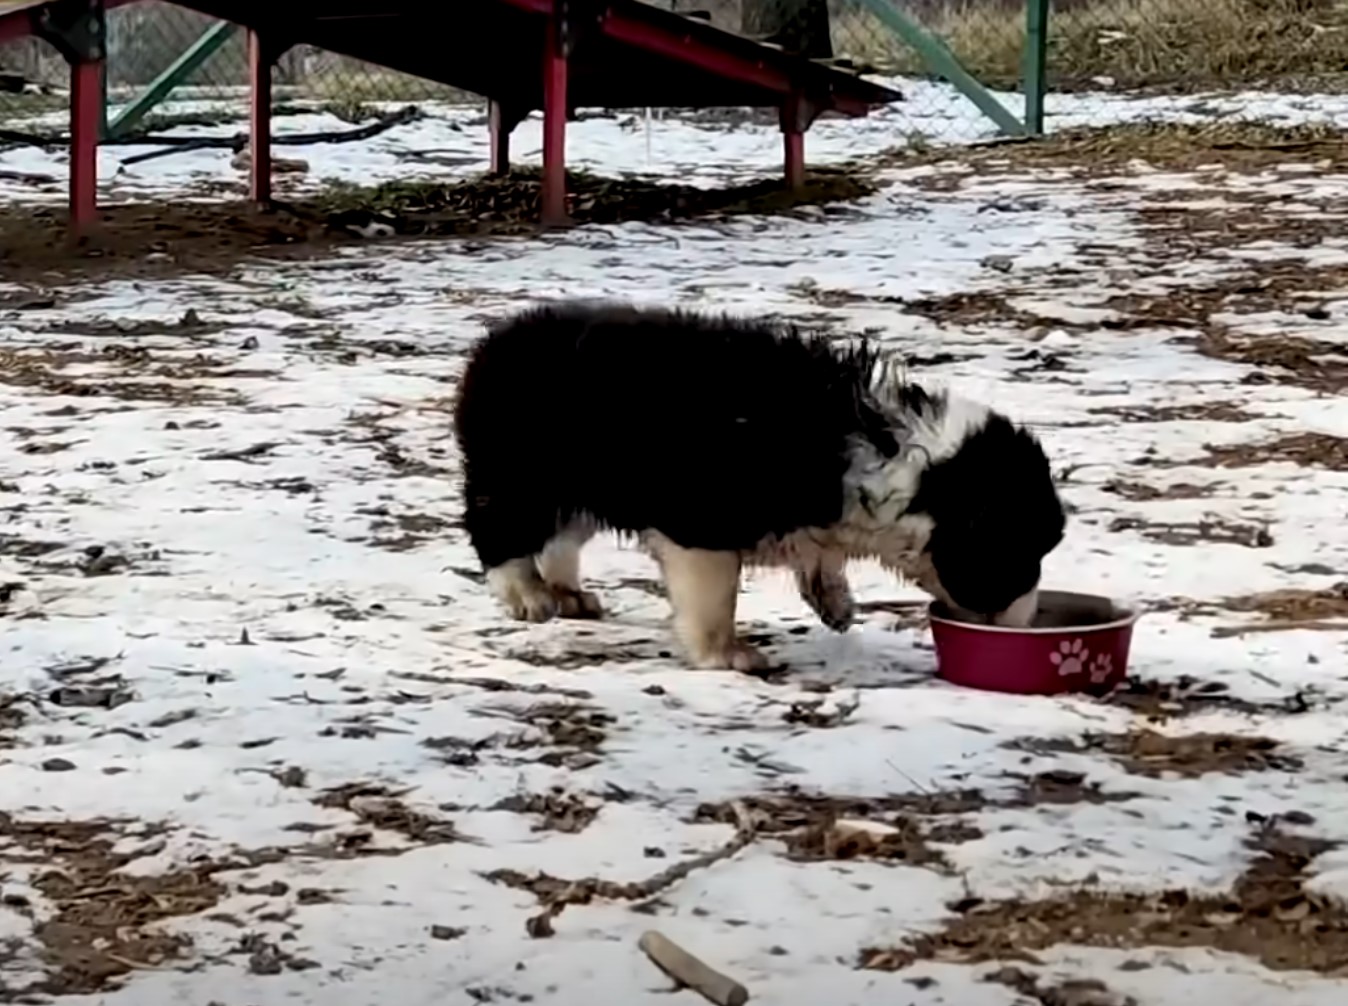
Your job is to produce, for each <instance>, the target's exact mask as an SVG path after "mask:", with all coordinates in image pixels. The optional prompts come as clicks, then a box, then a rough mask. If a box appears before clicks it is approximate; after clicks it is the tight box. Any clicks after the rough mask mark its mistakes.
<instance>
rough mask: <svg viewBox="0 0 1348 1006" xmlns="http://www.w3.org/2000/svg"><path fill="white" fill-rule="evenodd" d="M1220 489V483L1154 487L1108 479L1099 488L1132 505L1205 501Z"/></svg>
mask: <svg viewBox="0 0 1348 1006" xmlns="http://www.w3.org/2000/svg"><path fill="white" fill-rule="evenodd" d="M1221 487H1222V483H1220V482H1210V483H1208V484H1207V485H1203V486H1200V485H1195V484H1193V483H1191V482H1175V483H1172V484H1171V485H1168V486H1154V485H1151V484H1149V483H1147V482H1134V481H1131V480H1129V479H1110V480H1109V481H1108V482H1106V483H1105V484H1104V485H1102V486H1101V487H1100V491H1101V492H1106V493H1109V494H1110V495H1111V496H1118V497H1120V498H1121V499H1126V500H1128V501H1130V502H1132V503H1154V502H1156V501H1157V500H1197V499H1207V498H1209V497H1211V496H1214V495H1215V494H1216V493H1217V491H1218V490H1219V489H1221Z"/></svg>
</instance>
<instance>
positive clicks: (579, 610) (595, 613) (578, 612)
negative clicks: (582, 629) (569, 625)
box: [552, 587, 604, 619]
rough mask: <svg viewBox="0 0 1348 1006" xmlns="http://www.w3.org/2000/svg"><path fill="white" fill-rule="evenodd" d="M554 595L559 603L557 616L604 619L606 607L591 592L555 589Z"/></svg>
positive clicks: (562, 588) (564, 588) (553, 589)
mask: <svg viewBox="0 0 1348 1006" xmlns="http://www.w3.org/2000/svg"><path fill="white" fill-rule="evenodd" d="M552 595H553V597H554V599H555V600H556V603H557V614H558V615H560V616H561V617H562V618H588V619H594V618H603V617H604V606H603V604H601V603H600V601H599V598H598V596H597V595H596V594H594V593H593V592H591V591H588V590H571V589H570V588H568V587H553V588H552Z"/></svg>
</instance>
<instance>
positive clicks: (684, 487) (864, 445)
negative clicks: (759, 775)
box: [454, 304, 1064, 671]
mask: <svg viewBox="0 0 1348 1006" xmlns="http://www.w3.org/2000/svg"><path fill="white" fill-rule="evenodd" d="M454 419H455V431H456V436H457V438H458V443H459V448H460V454H461V458H462V463H463V473H464V481H465V486H464V499H465V506H466V514H465V526H466V528H467V531H468V534H469V537H470V538H471V540H472V544H473V547H474V549H475V550H476V551H477V554H478V557H479V558H480V559H481V561H482V565H483V567H484V568H485V570H486V575H487V583H488V585H489V586H490V588H491V590H492V592H493V593H494V594H495V595H496V597H497V598H499V600H500V601H501V602H502V604H503V605H504V606H505V608H506V610H507V611H509V612H510V614H511V615H513V616H514V617H516V618H521V619H528V620H530V621H545V620H547V619H549V618H552V617H554V616H561V617H563V618H596V617H599V616H600V615H601V608H600V604H599V601H598V599H597V598H596V597H595V595H594V594H592V593H590V592H588V591H586V590H583V589H582V586H581V577H580V550H581V548H582V546H583V545H584V544H585V542H586V541H587V540H588V539H589V538H590V537H591V536H592V535H593V534H594V533H595V532H597V531H600V530H611V531H616V532H619V533H629V534H635V535H637V536H638V537H639V539H640V540H641V542H642V544H643V545H644V547H645V548H646V549H647V550H648V551H649V552H651V553H652V554H653V555H654V557H655V558H656V560H657V561H658V562H659V564H660V566H661V568H662V571H663V574H664V580H665V586H666V589H667V591H668V595H669V600H670V603H671V605H672V607H673V610H674V629H675V633H676V635H677V636H678V638H679V641H680V642H681V643H682V645H683V647H684V648H685V650H686V651H687V655H688V658H689V660H690V662H691V663H692V664H693V665H694V666H696V667H699V668H733V669H736V670H746V671H748V670H757V669H761V668H762V667H764V666H765V665H766V661H765V660H764V658H763V656H762V654H760V653H759V652H758V651H757V650H755V649H753V648H752V647H751V646H750V645H749V644H748V643H746V642H744V641H743V640H741V639H740V638H739V637H738V636H737V635H736V632H735V600H736V595H737V593H738V588H739V574H740V570H741V569H742V568H743V567H744V566H746V565H756V566H785V567H788V568H790V569H791V570H793V571H794V573H795V578H796V582H797V586H798V588H799V591H800V595H801V597H802V598H803V599H804V600H805V601H806V603H807V604H809V606H810V607H811V608H812V609H813V610H814V611H815V612H816V613H817V614H818V615H819V617H820V619H821V620H822V621H823V622H824V623H825V624H826V625H828V626H829V627H830V628H833V629H835V630H837V631H839V632H841V631H845V630H846V629H847V627H848V626H849V625H850V624H851V622H852V617H853V602H852V596H851V592H850V590H849V588H848V584H847V580H846V577H845V575H844V565H845V563H846V562H847V561H848V560H849V559H860V558H873V559H876V560H878V561H879V562H880V563H882V564H883V565H884V566H886V567H888V568H889V569H891V570H892V571H894V572H896V573H898V574H900V575H902V576H904V577H906V578H908V579H909V580H911V581H914V582H916V583H917V584H918V585H919V586H920V587H922V588H923V589H924V590H926V591H927V592H928V593H930V594H932V595H933V596H934V597H937V598H939V599H941V600H943V601H945V602H946V603H947V604H950V605H953V606H955V607H956V608H959V609H963V610H965V611H966V612H972V613H975V614H977V615H980V616H983V617H984V618H986V619H989V620H991V621H994V622H996V623H998V624H1007V625H1024V624H1028V623H1029V621H1030V620H1031V619H1032V618H1033V616H1034V613H1035V610H1036V590H1037V587H1038V582H1039V568H1040V561H1041V559H1042V558H1043V556H1044V555H1046V554H1047V553H1048V552H1050V551H1051V550H1052V549H1053V548H1055V547H1056V546H1057V544H1058V543H1059V541H1060V540H1061V539H1062V535H1063V528H1064V514H1063V508H1062V504H1061V502H1060V501H1059V498H1058V494H1057V491H1056V489H1055V488H1054V484H1053V479H1052V474H1051V472H1050V469H1049V463H1048V459H1047V458H1046V457H1045V456H1044V451H1043V449H1042V448H1041V447H1040V445H1039V442H1038V441H1037V440H1036V439H1035V438H1034V437H1033V436H1032V435H1031V434H1030V433H1028V432H1027V431H1025V430H1024V429H1022V428H1019V427H1017V426H1015V425H1013V424H1012V423H1011V422H1010V421H1009V420H1008V419H1007V418H1005V417H1004V416H1002V415H999V414H997V413H995V412H992V411H990V410H988V409H987V408H984V407H983V406H981V405H977V404H975V403H972V402H968V401H964V400H961V399H958V398H955V397H952V396H948V395H945V394H938V393H929V392H927V391H924V390H923V389H922V388H920V387H918V386H916V385H913V384H910V383H907V382H906V381H905V380H904V379H903V378H902V374H901V367H900V366H899V365H898V363H897V362H896V360H895V359H894V358H892V357H888V356H885V355H882V354H881V353H879V352H878V351H876V350H875V349H874V348H871V347H868V346H865V345H843V344H839V343H835V342H830V341H828V340H826V339H824V338H821V337H818V336H807V335H802V334H800V333H799V332H797V331H795V330H793V329H791V328H788V327H779V326H774V325H769V324H764V323H753V322H745V321H740V320H734V319H730V318H720V317H709V316H701V315H696V314H691V313H686V312H679V311H665V310H648V309H637V308H631V307H621V306H616V307H615V306H593V305H579V304H573V305H563V306H552V307H542V308H537V309H533V310H529V311H526V312H524V313H522V314H519V315H517V316H515V317H513V318H511V319H509V320H506V321H504V322H502V323H500V324H498V325H496V326H494V327H492V328H491V329H490V331H489V332H488V333H487V335H486V336H485V337H484V338H483V339H482V340H481V341H479V342H478V343H477V344H476V346H475V347H474V348H473V350H472V352H471V354H470V357H469V360H468V364H467V367H466V369H465V370H464V373H463V377H462V380H461V383H460V386H459V392H458V399H457V401H456V403H455V412H454Z"/></svg>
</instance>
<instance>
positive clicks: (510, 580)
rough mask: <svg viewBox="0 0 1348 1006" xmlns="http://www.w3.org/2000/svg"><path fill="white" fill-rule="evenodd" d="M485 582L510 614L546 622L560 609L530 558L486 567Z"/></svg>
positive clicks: (526, 620) (554, 596) (528, 620)
mask: <svg viewBox="0 0 1348 1006" xmlns="http://www.w3.org/2000/svg"><path fill="white" fill-rule="evenodd" d="M487 585H488V587H489V588H490V589H491V592H492V594H494V595H495V597H496V599H497V600H498V601H499V602H500V603H501V607H503V608H504V609H505V610H506V612H507V613H508V614H509V615H510V617H511V618H517V619H519V620H520V621H523V622H546V621H548V620H549V619H551V618H555V617H556V616H557V614H558V612H559V611H560V610H561V605H560V603H559V602H558V599H557V595H556V594H555V592H554V591H552V590H551V589H549V587H548V585H547V584H546V583H544V582H543V581H542V580H541V579H539V578H538V576H537V574H536V573H535V572H534V569H533V565H532V562H530V563H529V564H528V565H526V564H525V563H523V562H520V561H512V562H510V563H506V564H504V565H501V566H497V567H496V568H495V569H491V570H488V571H487Z"/></svg>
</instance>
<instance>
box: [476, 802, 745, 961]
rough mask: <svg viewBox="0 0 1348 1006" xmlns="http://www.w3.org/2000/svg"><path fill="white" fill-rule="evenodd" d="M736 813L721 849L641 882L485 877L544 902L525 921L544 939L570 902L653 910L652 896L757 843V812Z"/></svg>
mask: <svg viewBox="0 0 1348 1006" xmlns="http://www.w3.org/2000/svg"><path fill="white" fill-rule="evenodd" d="M733 816H734V826H735V834H734V835H733V836H732V837H731V838H729V839H727V840H726V842H725V843H724V844H722V845H721V846H720V847H719V848H716V849H713V850H711V851H710V852H704V853H701V854H700V855H697V856H693V857H691V858H689V859H685V860H682V861H680V862H677V863H674V864H672V865H671V866H668V867H666V868H665V869H663V870H661V871H659V872H658V873H655V874H652V875H651V876H650V877H647V878H646V879H645V880H641V881H635V882H629V883H617V882H615V881H611V880H602V879H600V878H598V877H585V878H582V879H579V880H564V879H562V878H560V877H553V876H551V875H549V874H547V873H543V872H539V873H534V874H527V873H521V872H520V871H519V870H493V871H491V872H490V873H487V874H484V876H485V877H486V879H487V880H490V881H492V882H493V883H498V884H505V885H506V886H508V887H512V888H515V889H516V890H524V891H530V892H532V893H533V894H534V896H535V897H537V898H538V900H539V902H540V903H541V904H542V905H543V911H542V912H540V913H539V914H538V915H534V916H531V917H530V918H528V919H527V920H525V924H524V929H525V932H526V933H528V934H529V935H530V936H531V937H533V938H534V939H543V938H546V937H549V936H552V935H553V933H554V929H553V922H554V920H556V918H557V917H558V916H559V915H561V913H562V911H563V910H564V909H566V908H567V906H569V905H588V904H589V903H590V902H591V901H593V900H595V899H596V898H602V899H606V900H611V901H639V902H643V903H646V907H647V908H648V909H650V908H651V905H650V902H651V901H652V899H655V898H657V896H658V895H659V894H660V893H661V892H663V891H664V890H666V889H667V888H670V887H672V886H673V885H675V884H677V883H679V882H680V881H681V880H683V879H684V878H686V877H687V876H688V875H689V874H691V873H693V872H694V871H695V870H701V869H705V868H707V867H709V866H713V865H715V864H716V863H719V862H721V861H723V860H726V859H729V858H730V857H731V856H734V855H735V854H737V853H738V852H739V851H740V850H741V849H744V848H745V847H747V846H748V845H749V844H750V843H751V842H753V840H754V838H755V837H756V836H757V834H758V828H759V824H758V821H757V819H756V817H755V815H754V814H753V813H752V812H751V811H749V810H748V809H747V808H745V807H742V806H739V807H736V808H735V810H734V814H733ZM648 851H649V850H648ZM661 855H663V851H662V850H661ZM657 858H660V857H657Z"/></svg>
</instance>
